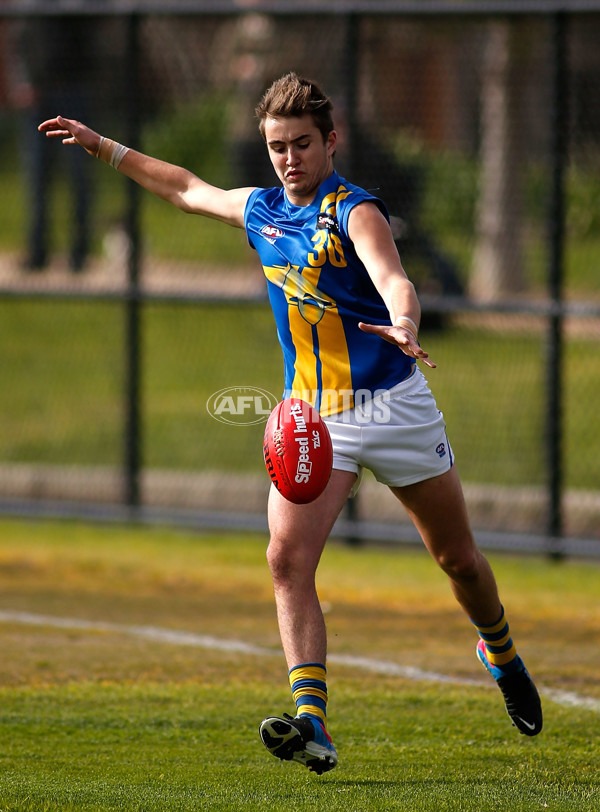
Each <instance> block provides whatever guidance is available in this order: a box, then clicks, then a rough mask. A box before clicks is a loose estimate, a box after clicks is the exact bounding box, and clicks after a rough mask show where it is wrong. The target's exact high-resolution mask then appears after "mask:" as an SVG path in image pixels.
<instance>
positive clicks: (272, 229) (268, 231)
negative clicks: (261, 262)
mask: <svg viewBox="0 0 600 812" xmlns="http://www.w3.org/2000/svg"><path fill="white" fill-rule="evenodd" d="M260 233H261V234H262V235H263V237H264V238H265V239H266V240H268V241H269V242H270V243H274V242H275V240H276V239H277V237H284V236H285V234H284V232H283V231H282V230H281V229H280V228H277V226H269V225H267V226H263V227H262V228H261V230H260Z"/></svg>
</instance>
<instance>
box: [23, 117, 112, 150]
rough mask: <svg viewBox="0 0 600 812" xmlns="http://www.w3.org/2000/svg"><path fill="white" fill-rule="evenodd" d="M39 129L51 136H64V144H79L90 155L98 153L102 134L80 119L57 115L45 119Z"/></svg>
mask: <svg viewBox="0 0 600 812" xmlns="http://www.w3.org/2000/svg"><path fill="white" fill-rule="evenodd" d="M38 130H39V131H40V132H41V133H46V135H47V136H48V137H49V138H62V142H63V144H79V145H80V146H82V147H83V148H84V149H85V150H86V152H89V153H90V155H94V156H95V155H97V154H98V148H99V146H100V135H99V134H98V133H96V132H94V131H93V130H90V128H89V127H86V126H85V124H82V123H81V122H80V121H74V120H73V119H70V118H63V117H62V116H57V117H56V118H49V119H47V121H43V122H42V123H41V124H40V126H39V127H38Z"/></svg>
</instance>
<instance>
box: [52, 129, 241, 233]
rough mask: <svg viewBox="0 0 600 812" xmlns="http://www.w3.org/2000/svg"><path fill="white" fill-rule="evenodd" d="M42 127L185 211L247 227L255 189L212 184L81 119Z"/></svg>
mask: <svg viewBox="0 0 600 812" xmlns="http://www.w3.org/2000/svg"><path fill="white" fill-rule="evenodd" d="M38 130H39V131H40V132H41V133H45V134H46V136H48V137H49V138H61V139H62V143H63V144H68V145H72V144H78V145H79V146H81V147H83V149H85V150H86V152H88V153H89V154H90V155H93V156H94V157H96V158H100V159H101V160H103V161H105V162H106V163H109V164H111V166H113V167H114V168H115V169H118V170H119V172H122V173H123V174H124V175H126V176H127V177H129V178H132V179H133V180H134V181H136V183H139V184H140V186H143V187H144V188H145V189H148V191H150V192H152V193H153V194H155V195H157V196H158V197H161V198H163V200H167V201H168V202H169V203H172V204H173V205H174V206H177V208H178V209H181V210H182V211H185V212H189V213H191V214H203V215H205V216H207V217H212V218H214V219H216V220H222V221H223V222H225V223H228V224H229V225H232V226H237V227H238V228H243V227H244V210H245V207H246V203H247V201H248V196H249V195H250V193H251V191H252V189H251V188H245V189H231V190H225V189H220V188H218V187H217V186H211V185H210V184H209V183H206V182H205V181H203V180H201V179H200V178H199V177H197V175H194V173H193V172H190V171H188V170H187V169H184V168H183V167H181V166H175V165H174V164H170V163H167V162H166V161H161V160H159V159H158V158H153V157H151V156H150V155H145V154H144V153H142V152H137V151H136V150H133V149H128V148H127V147H124V146H123V145H122V144H117V143H116V142H115V141H112V140H111V139H107V138H104V137H103V136H101V135H100V134H99V133H97V132H94V130H92V129H90V128H89V127H86V125H85V124H82V123H81V122H80V121H74V120H73V119H68V118H63V116H57V117H56V118H51V119H48V120H47V121H44V122H42V124H40V125H39V127H38Z"/></svg>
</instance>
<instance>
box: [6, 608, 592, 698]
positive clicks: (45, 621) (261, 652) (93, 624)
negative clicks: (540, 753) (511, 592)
mask: <svg viewBox="0 0 600 812" xmlns="http://www.w3.org/2000/svg"><path fill="white" fill-rule="evenodd" d="M0 623H20V624H23V625H26V626H48V627H50V628H53V629H79V630H81V631H92V632H109V633H111V634H125V635H129V636H130V637H138V638H143V639H145V640H152V641H154V642H156V643H165V644H167V645H174V646H192V647H193V648H204V649H210V650H212V651H227V652H237V653H239V654H251V655H255V656H259V657H278V656H282V655H281V651H280V650H279V649H278V650H274V649H270V648H263V647H261V646H255V645H253V644H252V643H244V642H243V641H241V640H224V639H222V638H218V637H211V636H209V635H205V634H195V633H194V632H184V631H177V630H176V629H164V628H160V627H159V626H130V625H127V624H121V623H108V622H106V623H105V622H103V621H93V620H80V619H77V618H69V617H53V616H51V615H37V614H33V613H31V612H17V611H11V610H2V609H0ZM328 660H329V662H332V663H337V664H338V665H346V666H349V667H351V668H360V669H362V670H364V671H370V672H371V673H375V674H385V675H386V676H393V677H403V678H404V679H410V680H415V681H422V682H439V683H445V684H447V685H461V686H465V685H466V686H477V687H485V686H487V685H488V684H489V681H486V682H485V683H484V682H481V681H479V680H474V679H467V678H465V677H451V676H448V675H447V674H438V673H436V672H435V671H424V670H422V669H421V668H415V667H413V666H406V665H398V664H397V663H392V662H387V661H385V660H373V659H371V658H369V657H355V656H352V655H345V654H330V655H329V656H328ZM540 692H541V693H542V694H543V695H544V696H545V697H546V698H548V699H551V700H552V701H553V702H555V703H556V704H558V705H564V706H566V707H575V708H582V709H585V710H589V711H592V712H594V713H600V699H594V698H592V697H586V696H579V694H576V693H573V692H571V691H561V690H560V689H555V688H544V689H542V690H541V691H540Z"/></svg>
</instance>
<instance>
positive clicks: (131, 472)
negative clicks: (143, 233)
mask: <svg viewBox="0 0 600 812" xmlns="http://www.w3.org/2000/svg"><path fill="white" fill-rule="evenodd" d="M126 24H127V54H126V70H125V76H126V77H127V83H126V88H125V101H126V107H127V141H126V143H127V144H128V146H130V147H132V148H133V149H139V145H140V111H139V95H140V87H139V17H138V15H137V14H131V15H129V16H128V17H127V23H126ZM139 196H140V189H139V187H138V185H137V184H136V183H135V182H134V181H132V180H128V181H127V219H126V228H127V237H128V243H129V256H128V267H127V296H126V298H125V352H126V359H125V376H126V381H125V398H126V420H125V449H124V452H125V494H124V496H125V501H126V504H127V505H129V506H130V507H132V508H136V507H138V506H139V504H140V468H141V453H140V452H141V427H140V422H141V421H140V415H141V408H140V391H141V388H140V369H141V364H140V348H141V341H140V315H141V314H140V308H141V302H140V289H139V269H140V225H139V209H140V204H139Z"/></svg>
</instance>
